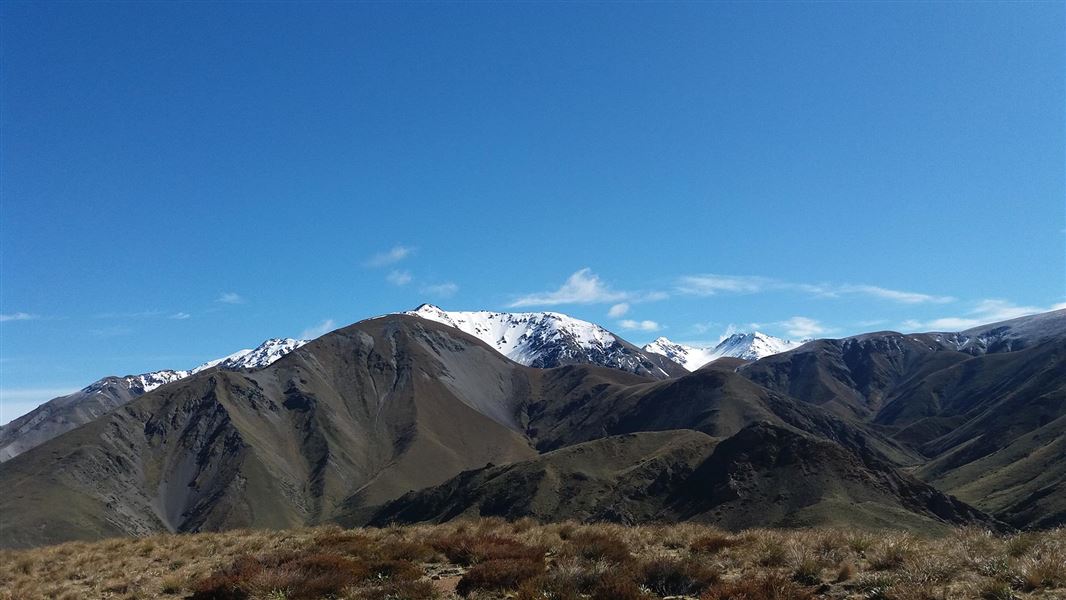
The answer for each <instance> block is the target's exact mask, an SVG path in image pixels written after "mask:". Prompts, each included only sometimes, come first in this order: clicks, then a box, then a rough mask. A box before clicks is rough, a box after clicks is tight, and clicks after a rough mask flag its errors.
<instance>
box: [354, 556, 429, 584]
mask: <svg viewBox="0 0 1066 600" xmlns="http://www.w3.org/2000/svg"><path fill="white" fill-rule="evenodd" d="M366 578H370V579H389V580H392V581H416V580H418V579H421V578H422V569H420V568H418V567H417V566H415V565H414V564H413V563H411V562H409V561H406V560H375V561H371V562H370V563H368V564H367V577H366Z"/></svg>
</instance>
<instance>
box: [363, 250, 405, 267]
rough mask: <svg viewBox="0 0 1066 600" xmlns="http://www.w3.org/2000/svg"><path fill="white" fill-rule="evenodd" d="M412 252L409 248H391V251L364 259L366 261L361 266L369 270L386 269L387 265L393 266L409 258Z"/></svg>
mask: <svg viewBox="0 0 1066 600" xmlns="http://www.w3.org/2000/svg"><path fill="white" fill-rule="evenodd" d="M414 252H415V248H413V247H411V246H403V245H398V246H393V247H392V248H391V249H389V250H387V251H385V252H378V253H377V254H375V255H374V256H371V257H370V258H368V259H366V261H364V262H363V265H364V266H366V267H369V268H371V269H377V268H380V267H387V266H389V265H394V264H396V263H398V262H400V261H401V260H403V259H405V258H407V257H408V256H411V255H412V254H414Z"/></svg>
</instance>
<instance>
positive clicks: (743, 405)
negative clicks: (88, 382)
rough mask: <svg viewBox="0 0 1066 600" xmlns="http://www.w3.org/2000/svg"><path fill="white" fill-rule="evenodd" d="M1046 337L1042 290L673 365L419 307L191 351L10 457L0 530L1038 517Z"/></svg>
mask: <svg viewBox="0 0 1066 600" xmlns="http://www.w3.org/2000/svg"><path fill="white" fill-rule="evenodd" d="M664 345H665V344H664ZM1064 350H1066V310H1063V311H1056V312H1052V313H1045V314H1042V315H1035V316H1032V317H1023V318H1021V319H1015V320H1013V321H1007V322H1004V323H998V324H993V325H989V326H985V327H980V328H975V329H971V330H967V331H963V332H947V333H945V332H939V333H925V334H900V333H896V332H877V333H869V334H863V335H860V336H853V337H849V338H844V339H839V340H813V341H810V342H807V343H805V344H802V345H801V346H799V347H794V348H791V349H789V350H787V351H785V352H782V353H778V354H772V355H768V356H763V357H760V358H758V359H757V360H754V361H752V360H745V358H746V357H743V358H741V357H735V356H733V357H721V358H717V359H715V360H713V361H712V362H711V363H710V364H707V365H701V366H700V368H697V369H696V370H695V371H692V372H689V368H688V365H682V364H679V363H677V362H674V361H673V360H670V359H669V358H668V357H667V356H666V355H660V354H658V353H656V352H652V351H649V350H645V349H641V348H638V347H636V346H634V345H633V344H630V343H629V342H627V341H625V340H623V339H622V338H620V337H619V336H616V335H614V334H612V333H610V332H608V331H607V330H605V329H603V328H600V327H598V326H595V325H593V324H590V323H586V322H583V321H579V320H576V319H572V318H570V317H567V316H566V315H561V314H559V313H519V314H509V313H490V312H464V313H456V312H446V311H443V310H441V309H439V308H437V307H432V306H428V305H423V306H421V307H419V308H418V309H416V310H415V311H411V312H410V313H399V314H391V315H385V316H383V317H378V318H374V319H368V320H366V321H361V322H359V323H356V324H353V325H350V326H347V327H344V328H342V329H339V330H336V331H333V332H331V333H328V334H326V335H324V336H322V337H320V338H318V339H316V340H313V341H311V342H308V343H306V344H303V345H300V346H299V347H296V348H294V349H292V350H291V351H290V352H288V353H287V354H285V355H284V356H281V357H280V358H278V359H277V360H273V361H272V362H270V363H269V364H265V365H263V366H261V367H255V368H242V367H237V368H228V367H225V366H224V365H222V364H218V365H215V366H213V367H208V368H205V369H201V370H198V371H197V372H195V373H190V374H188V375H187V376H184V377H182V378H180V379H178V380H176V381H171V382H169V383H165V384H163V385H160V386H159V387H155V388H154V389H151V390H144V391H143V392H141V393H140V394H139V395H138V396H137V397H132V395H131V397H130V398H127V399H126V400H125V401H124V402H120V403H116V404H115V405H114V406H113V407H111V408H110V409H109V410H106V411H103V412H102V413H101V414H98V415H96V416H95V418H92V419H91V420H88V421H87V422H85V423H84V424H83V425H81V426H79V427H75V428H73V429H71V430H70V431H67V432H65V433H63V434H61V435H58V436H56V437H54V438H51V439H49V440H47V441H45V442H43V443H41V444H40V445H38V446H36V447H33V448H31V449H28V450H26V451H24V452H22V453H21V454H18V455H17V456H14V457H13V458H11V459H10V460H7V461H6V462H4V463H3V464H0V489H4V490H11V492H9V493H5V494H4V495H2V496H0V514H3V515H4V521H5V527H4V531H3V536H2V539H0V545H3V546H7V547H18V546H30V545H39V544H43V543H52V542H58V541H64V540H71V539H96V538H100V537H106V536H115V535H139V534H144V533H150V532H164V531H178V532H181V531H202V530H218V529H227V528H233V527H289V526H298V525H304V524H313V523H323V522H337V523H342V524H345V525H359V524H366V523H377V524H383V523H389V522H420V521H442V520H448V519H452V518H456V517H459V516H464V515H499V516H505V517H520V516H532V517H536V518H539V519H544V520H555V519H566V518H575V519H582V520H608V521H615V522H622V523H633V522H641V521H650V520H656V521H680V520H695V521H700V522H708V523H715V524H718V525H721V526H723V527H727V528H731V529H738V528H744V527H752V526H770V525H774V526H805V525H821V524H833V525H841V526H854V527H864V528H878V527H898V528H905V529H911V530H916V531H923V532H929V531H935V530H938V529H945V528H948V527H952V526H956V525H978V526H981V527H986V528H990V529H994V530H1008V529H1012V528H1035V527H1053V526H1057V525H1061V524H1063V523H1066V504H1064V501H1063V500H1062V498H1063V497H1064V496H1066V494H1063V493H1062V492H1063V491H1064V490H1063V485H1064V482H1066V465H1063V464H1062V463H1063V461H1062V460H1061V457H1062V456H1063V451H1064V449H1066V447H1064V446H1066V441H1064V440H1066V435H1064V434H1066V378H1064V377H1063V374H1064V373H1066V365H1064V364H1063V361H1064V359H1066V354H1064ZM142 387H143V386H142ZM126 389H127V390H129V389H131V388H126ZM69 403H73V404H77V402H68V404H69Z"/></svg>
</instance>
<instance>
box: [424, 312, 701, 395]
mask: <svg viewBox="0 0 1066 600" xmlns="http://www.w3.org/2000/svg"><path fill="white" fill-rule="evenodd" d="M404 314H408V315H413V316H416V317H420V318H423V319H427V320H430V321H436V322H437V323H443V324H445V325H448V326H451V327H455V328H456V329H458V330H460V331H463V332H465V333H468V334H470V335H472V336H474V337H476V338H478V339H480V340H482V341H483V342H485V343H486V344H488V345H489V346H492V347H493V348H495V349H496V350H497V351H498V352H500V354H503V355H504V356H506V357H507V358H510V359H511V360H513V361H515V362H517V363H520V364H523V365H526V366H530V367H540V368H550V367H558V366H562V365H570V364H595V365H602V366H605V367H611V368H615V369H621V370H623V371H629V372H631V373H636V374H638V375H644V376H647V377H654V378H657V379H662V378H666V377H671V376H674V375H678V374H680V373H678V372H677V370H676V369H675V368H674V363H672V362H670V361H662V360H659V356H658V355H649V354H646V353H644V352H643V351H641V350H640V348H637V347H636V346H634V345H633V344H630V343H629V342H627V341H625V340H623V339H621V338H619V337H617V336H615V335H614V334H612V333H611V332H610V331H607V330H606V329H604V328H603V327H600V326H599V325H596V324H594V323H589V322H588V321H582V320H580V319H575V318H573V317H571V316H568V315H564V314H562V313H556V312H527V313H503V312H490V311H446V310H443V309H441V308H439V307H437V306H433V305H432V304H423V305H422V306H419V307H418V308H417V309H415V310H409V311H406V312H405V313H404Z"/></svg>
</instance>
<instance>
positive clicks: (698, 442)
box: [372, 430, 717, 525]
mask: <svg viewBox="0 0 1066 600" xmlns="http://www.w3.org/2000/svg"><path fill="white" fill-rule="evenodd" d="M716 443H717V440H715V439H714V438H712V437H709V436H707V435H704V434H702V433H699V432H696V431H690V430H680V431H657V432H642V433H631V434H626V435H620V436H612V437H606V438H603V439H599V440H594V441H591V442H585V443H583V444H577V445H575V446H568V447H566V448H563V449H561V450H555V451H553V452H548V453H546V454H542V455H540V456H538V457H535V458H531V459H527V460H524V461H520V462H517V463H513V464H510V465H503V466H492V467H485V468H482V469H477V470H474V471H467V472H465V473H462V474H460V475H458V476H456V477H454V478H452V479H451V480H449V481H448V482H446V483H444V484H441V485H440V486H437V487H433V488H428V489H426V490H420V491H415V492H411V493H410V494H406V495H404V496H403V497H401V498H399V499H397V500H395V501H393V502H391V503H389V504H388V505H387V506H386V507H384V508H383V509H382V510H381V511H379V512H378V513H377V514H376V515H375V516H374V518H373V520H372V522H373V523H375V524H378V525H384V524H387V523H389V522H393V521H396V522H407V523H411V522H419V521H434V522H442V521H447V520H450V519H453V518H456V517H461V516H463V517H475V516H498V517H505V518H508V519H516V518H519V517H526V516H529V517H534V518H537V519H540V520H542V521H558V520H563V519H574V520H579V521H619V522H623V523H639V522H646V521H649V520H653V519H656V518H658V517H659V516H660V513H661V512H662V508H663V501H664V499H665V494H664V492H668V491H669V490H671V489H673V488H675V487H676V486H677V485H678V483H679V482H680V481H683V480H684V479H685V478H686V477H687V476H688V475H690V474H691V473H692V470H693V469H694V468H695V467H696V466H697V465H698V464H700V463H701V462H702V461H703V460H704V459H705V458H706V457H707V456H708V455H709V454H710V452H711V451H712V450H713V449H714V445H715V444H716Z"/></svg>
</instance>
